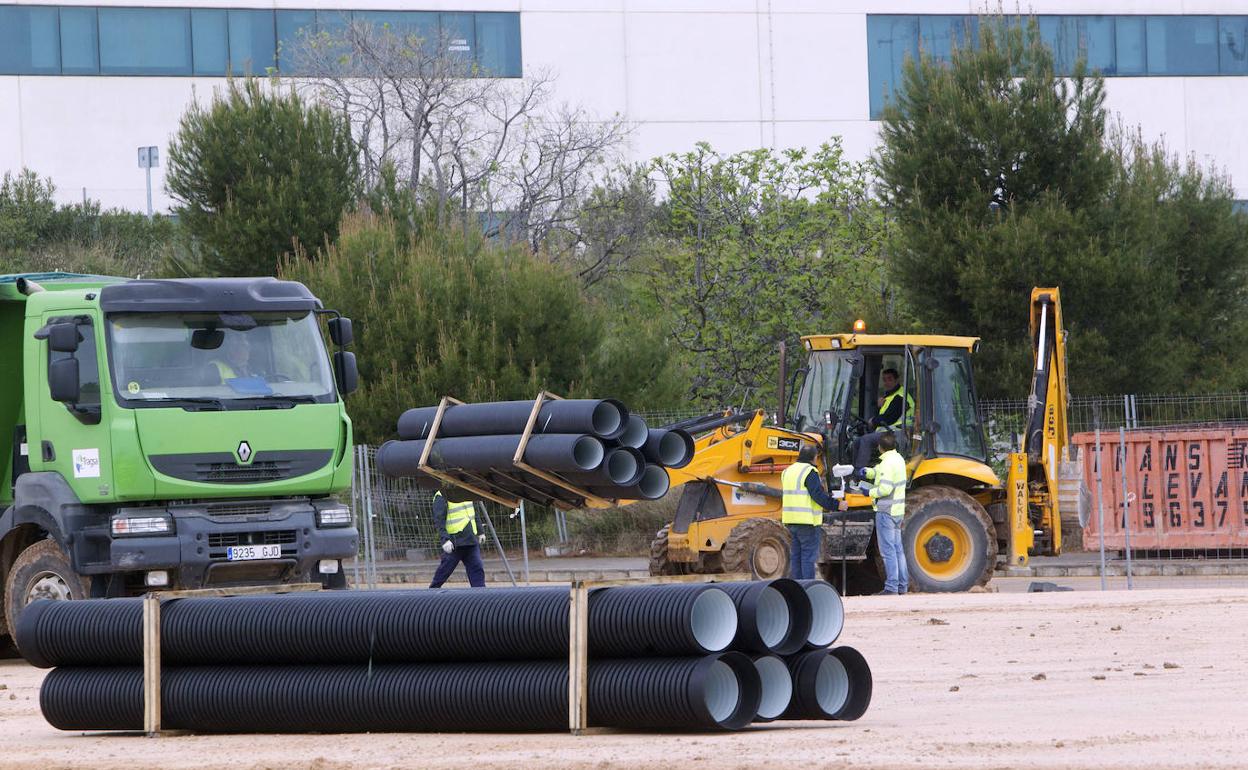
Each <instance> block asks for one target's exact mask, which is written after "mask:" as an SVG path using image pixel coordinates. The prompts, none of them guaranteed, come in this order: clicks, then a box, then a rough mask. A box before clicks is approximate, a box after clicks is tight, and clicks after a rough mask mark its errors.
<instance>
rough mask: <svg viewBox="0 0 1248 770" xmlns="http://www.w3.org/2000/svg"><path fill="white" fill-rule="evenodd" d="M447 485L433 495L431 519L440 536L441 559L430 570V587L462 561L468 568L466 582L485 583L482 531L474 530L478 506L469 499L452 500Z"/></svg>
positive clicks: (466, 568) (438, 582)
mask: <svg viewBox="0 0 1248 770" xmlns="http://www.w3.org/2000/svg"><path fill="white" fill-rule="evenodd" d="M445 493H446V489H442V490H439V491H438V493H437V494H435V495H434V496H433V523H434V526H435V527H437V529H438V533H439V534H440V535H441V536H442V561H441V563H440V564H438V570H437V572H434V573H433V582H432V583H430V584H429V587H430V588H438V587H439V586H441V585H442V584H443V583H445V582H446V579H447V578H449V577H450V576H451V573H452V572H454V571H455V566H456V565H457V564H459V563H460V562H461V561H462V562H463V563H464V569H465V570H467V572H468V584H469V585H471V586H472V587H473V588H484V587H485V564H484V563H483V562H482V561H481V542H482V541H483V540H484V539H485V535H482V534H479V533H478V532H477V507H476V505H475V504H474V503H473V501H472V500H465V501H463V502H459V503H452V502H450V501H449V500H447V496H446V494H445Z"/></svg>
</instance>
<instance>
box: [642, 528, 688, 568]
mask: <svg viewBox="0 0 1248 770" xmlns="http://www.w3.org/2000/svg"><path fill="white" fill-rule="evenodd" d="M671 531H672V525H671V524H668V525H667V526H665V527H663V529H661V530H659V534H658V535H657V536H656V537H655V538H654V541H653V542H651V543H650V574H651V575H687V574H689V567H690V566H692V565H689V564H686V563H684V562H675V561H672V560H671V559H669V558H667V536H668V533H670V532H671Z"/></svg>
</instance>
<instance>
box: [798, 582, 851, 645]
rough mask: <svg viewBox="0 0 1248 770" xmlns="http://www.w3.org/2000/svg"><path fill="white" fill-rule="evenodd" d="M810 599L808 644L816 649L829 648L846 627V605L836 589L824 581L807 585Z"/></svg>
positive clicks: (807, 593) (807, 594)
mask: <svg viewBox="0 0 1248 770" xmlns="http://www.w3.org/2000/svg"><path fill="white" fill-rule="evenodd" d="M804 587H805V589H806V596H807V597H809V598H810V608H811V615H812V618H811V624H810V636H808V637H807V642H808V643H809V644H810V645H811V646H814V647H827V646H828V645H830V644H832V643H833V642H835V641H836V639H837V637H838V636H840V635H841V629H842V628H843V627H844V626H845V605H844V604H842V603H841V595H840V594H839V593H837V591H836V589H835V588H833V587H832V586H831V585H829V584H827V583H825V582H823V581H822V580H818V581H811V582H810V583H806V584H805V586H804Z"/></svg>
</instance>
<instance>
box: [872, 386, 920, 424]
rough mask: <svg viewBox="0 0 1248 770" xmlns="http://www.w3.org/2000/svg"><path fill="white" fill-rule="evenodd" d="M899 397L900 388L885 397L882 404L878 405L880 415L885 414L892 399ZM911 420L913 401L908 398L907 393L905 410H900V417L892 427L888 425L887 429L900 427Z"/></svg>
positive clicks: (912, 416)
mask: <svg viewBox="0 0 1248 770" xmlns="http://www.w3.org/2000/svg"><path fill="white" fill-rule="evenodd" d="M900 395H901V388H900V387H899V388H897V389H896V390H894V391H893V392H892V393H890V394H888V395H887V396H885V397H884V403H883V404H880V414H884V413H885V412H887V411H888V406H889V404H891V403H893V399H894V398H897V397H899V396H900ZM913 418H914V399H913V398H912V397H911V396H910V394H909V393H907V394H906V408H905V409H904V410H902V413H901V416H900V417H898V418H897V421H896V422H894V423H893V424H892V425H889V426H888V427H889V428H898V427H901V425H902V424H904V423H906V422H908V421H910V420H912V419H913Z"/></svg>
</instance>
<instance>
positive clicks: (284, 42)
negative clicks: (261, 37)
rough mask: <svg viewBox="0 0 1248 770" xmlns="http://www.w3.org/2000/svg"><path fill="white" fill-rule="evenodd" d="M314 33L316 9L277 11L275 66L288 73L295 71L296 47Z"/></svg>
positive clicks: (296, 60) (297, 57) (297, 58)
mask: <svg viewBox="0 0 1248 770" xmlns="http://www.w3.org/2000/svg"><path fill="white" fill-rule="evenodd" d="M315 34H316V11H278V12H277V66H278V69H280V70H282V71H284V72H285V73H286V74H288V75H292V74H299V73H298V72H297V71H296V66H297V62H298V60H299V55H298V53H297V52H298V48H299V46H300V45H302V44H303V41H304V40H306V39H307V38H308V37H310V36H312V35H315Z"/></svg>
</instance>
